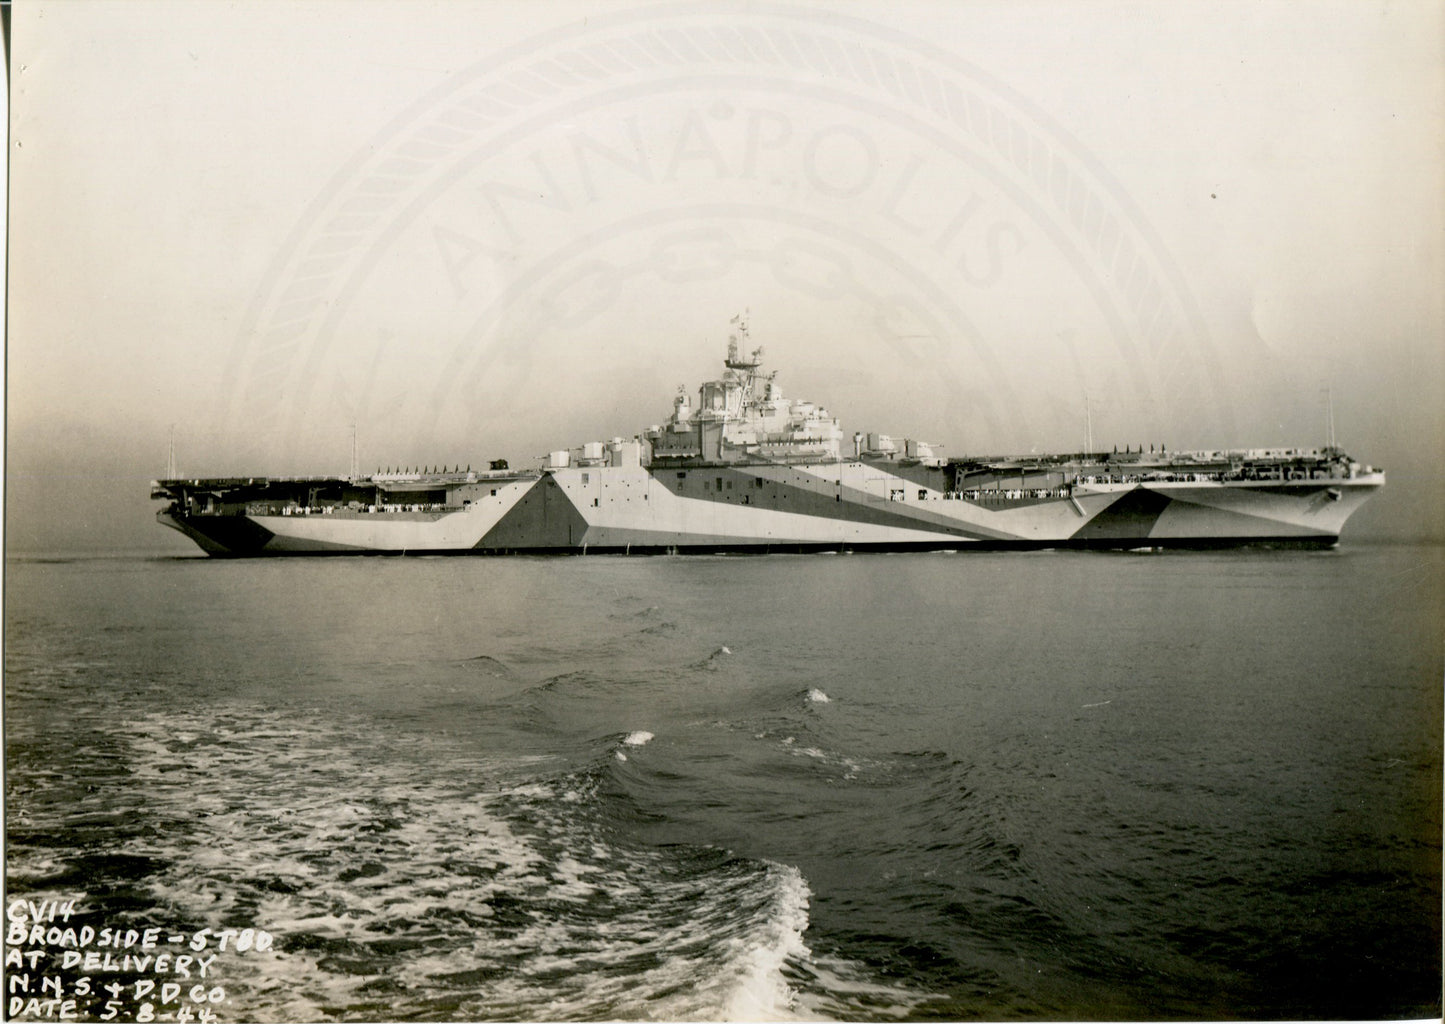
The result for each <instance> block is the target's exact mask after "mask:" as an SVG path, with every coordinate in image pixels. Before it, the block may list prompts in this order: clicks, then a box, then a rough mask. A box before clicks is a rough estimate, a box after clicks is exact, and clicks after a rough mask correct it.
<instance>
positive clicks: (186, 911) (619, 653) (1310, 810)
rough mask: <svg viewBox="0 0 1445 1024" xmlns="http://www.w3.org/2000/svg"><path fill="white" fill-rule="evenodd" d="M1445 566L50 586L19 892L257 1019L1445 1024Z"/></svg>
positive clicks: (21, 700)
mask: <svg viewBox="0 0 1445 1024" xmlns="http://www.w3.org/2000/svg"><path fill="white" fill-rule="evenodd" d="M1442 568H1445V562H1442V557H1441V551H1440V550H1439V549H1433V548H1413V547H1371V546H1357V547H1350V546H1348V545H1346V546H1345V547H1344V548H1342V549H1340V550H1338V551H1334V552H1316V553H1303V552H1270V551H1240V552H1229V553H1208V554H1201V553H1187V554H1186V553H1181V554H1154V555H1142V554H1134V555H1127V554H1075V553H1053V552H1043V553H1037V554H958V555H918V556H912V555H852V556H796V557H795V556H768V557H732V558H724V557H697V558H688V557H684V558H665V557H656V558H622V557H587V558H578V557H566V558H491V559H486V558H483V559H428V558H423V559H380V558H376V559H372V558H362V559H295V560H283V561H234V562H233V561H210V560H206V559H200V558H196V559H188V558H179V559H170V558H146V557H133V558H121V557H115V558H89V559H87V558H73V559H66V558H51V559H34V558H32V559H11V560H10V561H9V563H8V565H7V574H6V605H5V608H6V645H5V661H6V675H5V740H6V805H5V806H6V838H7V845H6V858H7V864H6V871H7V883H8V885H7V889H8V895H9V897H11V898H15V897H29V898H32V899H36V900H39V899H42V898H49V897H63V898H78V899H79V900H80V904H79V906H81V907H82V908H83V911H84V914H85V915H87V916H86V920H89V921H91V922H93V923H95V924H96V925H97V926H98V925H99V924H101V923H111V924H114V923H124V922H132V921H133V922H138V923H147V922H149V923H155V924H161V925H164V926H166V927H170V928H176V929H188V930H191V931H194V930H196V929H200V928H205V927H209V928H212V929H222V928H228V927H235V928H240V927H248V926H251V927H258V928H263V929H266V930H267V931H269V932H271V933H272V934H274V935H275V936H276V945H275V947H274V948H273V949H271V950H270V951H267V952H266V953H264V954H255V955H252V956H248V957H233V958H230V959H226V960H225V961H224V962H223V963H218V965H217V970H218V971H220V972H221V978H222V980H223V981H224V985H225V987H226V990H227V999H226V1003H225V1006H224V1007H223V1008H222V1010H221V1011H220V1012H219V1016H220V1019H222V1020H259V1021H293V1020H296V1021H300V1020H323V1019H361V1020H377V1019H433V1020H478V1019H500V1020H510V1019H522V1020H526V1019H541V1020H571V1019H717V1018H751V1019H756V1018H768V1019H780V1018H808V1019H817V1018H829V1017H832V1018H845V1019H895V1018H905V1019H980V1018H982V1019H994V1020H998V1019H1017V1018H1053V1019H1058V1018H1071V1019H1089V1018H1109V1019H1141V1018H1177V1019H1178V1018H1187V1019H1200V1018H1205V1019H1207V1018H1221V1017H1228V1018H1251V1017H1276V1018H1281V1017H1282V1018H1319V1017H1331V1018H1341V1017H1346V1018H1347V1017H1369V1018H1379V1017H1392V1016H1410V1017H1420V1016H1438V1015H1439V1014H1440V1012H1441V1010H1440V1002H1439V1000H1440V857H1441V849H1440V796H1441V794H1440V778H1441V651H1442V637H1441V629H1442V626H1441V618H1442V614H1441V613H1442V589H1441V581H1442Z"/></svg>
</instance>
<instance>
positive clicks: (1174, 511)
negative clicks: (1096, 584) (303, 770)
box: [151, 324, 1385, 557]
mask: <svg viewBox="0 0 1445 1024" xmlns="http://www.w3.org/2000/svg"><path fill="white" fill-rule="evenodd" d="M740 341H741V342H744V343H745V342H746V341H747V330H746V324H743V325H741V326H740V329H739V333H738V335H735V336H734V337H733V339H732V341H731V342H730V344H729V348H728V355H727V359H726V361H725V364H724V372H723V373H722V375H721V376H720V377H719V378H717V379H716V380H711V381H708V382H706V383H704V384H703V385H702V387H701V388H700V389H699V391H698V393H697V398H698V401H697V402H696V404H694V403H693V401H692V399H691V397H690V396H689V395H688V394H686V393H685V392H683V391H682V389H679V393H678V394H677V395H676V397H675V398H674V400H673V406H672V412H671V415H670V416H669V417H668V419H667V421H666V422H665V423H663V424H660V425H656V426H652V427H649V428H648V429H647V430H645V431H642V432H641V433H638V434H636V435H634V436H633V437H632V438H631V439H624V438H622V437H614V438H612V439H611V440H609V441H593V442H589V443H587V444H583V445H581V446H580V447H577V448H571V449H560V450H557V451H554V452H552V453H550V454H549V455H548V456H547V457H546V459H545V460H544V462H545V464H544V465H542V466H541V467H539V468H526V469H521V468H519V469H512V468H511V467H509V466H508V464H507V463H506V462H505V461H503V460H496V461H493V462H491V463H490V468H488V469H485V470H473V469H471V468H470V467H467V468H465V469H463V468H460V467H454V468H451V469H447V468H446V467H427V468H426V469H424V470H410V469H408V470H403V471H387V472H378V473H375V474H372V475H370V476H362V475H359V474H356V473H352V474H349V475H346V476H316V477H261V476H256V477H224V478H209V479H205V478H196V479H185V478H167V479H164V480H157V481H154V482H153V483H152V485H151V497H152V498H156V499H160V500H163V501H165V502H166V503H167V504H166V506H165V508H163V509H162V510H161V511H160V512H159V513H157V519H158V520H159V521H160V522H161V523H163V524H165V525H167V526H170V527H173V528H175V529H177V530H179V531H181V532H182V533H184V534H185V535H186V536H187V537H189V538H191V539H192V540H193V541H195V542H196V544H197V545H199V546H200V547H201V549H202V550H204V551H205V552H207V553H208V554H211V555H215V556H232V557H235V556H252V555H287V554H367V553H371V554H516V553H579V554H581V553H604V552H616V553H637V554H640V553H688V552H722V551H745V552H758V553H763V552H783V551H850V550H937V549H960V550H963V549H984V548H1025V549H1038V548H1122V549H1132V548H1163V547H1225V546H1236V545H1244V544H1279V545H1293V546H1307V547H1328V546H1331V545H1334V544H1335V543H1337V542H1338V540H1339V535H1340V531H1341V529H1342V528H1343V527H1344V524H1345V521H1346V520H1347V519H1348V518H1349V517H1350V515H1351V514H1352V513H1353V512H1354V511H1355V510H1356V509H1357V508H1359V506H1360V505H1361V503H1363V502H1364V501H1365V499H1367V498H1368V497H1370V495H1372V494H1373V493H1374V492H1375V491H1377V490H1378V489H1379V488H1381V487H1382V486H1383V485H1384V482H1385V475H1384V472H1383V471H1381V470H1377V469H1374V468H1372V467H1370V466H1367V465H1362V464H1361V463H1359V462H1357V461H1355V460H1354V459H1352V458H1350V457H1349V456H1348V455H1346V454H1345V453H1344V452H1343V451H1342V450H1340V449H1339V448H1337V447H1334V446H1325V447H1319V448H1262V449H1248V450H1228V451H1218V450H1217V451H1171V452H1165V451H1163V450H1162V449H1161V450H1160V451H1158V452H1154V451H1152V450H1151V451H1149V452H1145V451H1143V450H1142V446H1141V449H1140V450H1139V451H1133V450H1130V449H1127V448H1126V450H1125V451H1124V452H1123V453H1119V452H1117V451H1114V452H1110V453H1099V452H1081V453H1075V454H1061V455H1028V456H1017V457H1002V456H1000V457H994V456H981V457H959V458H944V457H942V456H941V455H939V454H938V453H937V452H936V450H935V449H936V447H937V446H935V445H930V444H926V443H923V442H920V441H915V440H908V439H897V440H895V439H894V438H891V437H889V436H887V435H884V434H878V433H861V432H860V433H854V434H852V435H851V436H846V435H845V434H844V432H843V430H842V428H841V427H840V425H839V422H838V420H837V419H836V418H834V417H833V416H832V415H831V414H830V413H829V412H828V411H827V410H826V409H824V408H822V407H821V406H818V405H815V404H814V403H812V402H808V401H803V400H800V399H795V398H789V397H786V396H785V395H784V394H783V391H782V387H781V385H780V384H779V382H778V380H777V374H776V372H764V371H763V369H762V350H761V349H760V348H759V349H753V350H751V351H745V350H743V349H741V348H740V344H739V342H740Z"/></svg>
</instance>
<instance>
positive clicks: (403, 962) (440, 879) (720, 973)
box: [121, 708, 809, 1020]
mask: <svg viewBox="0 0 1445 1024" xmlns="http://www.w3.org/2000/svg"><path fill="white" fill-rule="evenodd" d="M178 727H182V728H183V729H184V731H185V732H186V733H187V734H188V738H187V739H186V740H178V739H177V738H176V735H175V731H176V729H177V728H178ZM128 729H129V730H130V734H131V738H132V740H133V742H132V743H131V752H132V758H131V762H132V765H133V767H134V768H135V770H136V776H137V778H140V779H144V780H145V781H144V786H145V787H146V789H145V792H146V799H147V801H148V804H149V805H150V806H149V813H150V814H151V815H152V817H153V818H154V819H156V820H157V821H160V822H170V821H173V822H175V823H176V824H175V825H174V826H171V827H166V828H164V829H162V830H161V831H160V832H159V833H158V834H157V836H156V837H154V838H149V837H148V838H147V839H145V840H143V841H142V840H137V843H138V844H141V845H138V846H137V847H136V848H135V849H134V850H125V851H121V852H138V853H139V852H144V853H145V854H146V855H148V856H153V857H155V858H157V860H158V861H160V862H161V863H163V864H165V865H166V867H165V868H164V869H163V870H162V871H160V872H159V873H158V874H157V875H155V876H153V877H152V878H150V879H148V880H147V885H148V886H149V888H150V890H151V893H152V896H153V901H154V905H155V908H156V910H155V913H156V915H159V916H161V917H166V918H173V919H174V920H175V921H176V922H177V923H182V922H183V923H184V924H186V925H187V926H191V927H205V926H210V927H218V926H220V924H221V922H223V921H225V922H231V923H234V922H236V921H238V920H244V921H246V922H248V923H249V924H251V925H253V926H254V927H257V928H262V929H265V930H267V931H269V932H271V933H272V934H273V935H274V936H276V940H277V946H276V948H275V949H274V950H272V951H269V952H268V953H266V954H265V955H257V956H254V957H249V958H234V959H232V960H228V961H227V963H226V970H225V977H224V978H223V979H220V980H221V981H222V983H224V984H225V985H226V986H227V990H228V993H230V999H231V1001H232V1005H233V1006H234V1007H235V1008H237V1009H238V1010H242V1011H243V1015H244V1016H245V1017H246V1018H248V1019H276V1020H314V1019H321V1018H323V1017H331V1016H336V1014H337V1013H338V1012H340V1013H341V1014H342V1015H343V1016H347V1017H364V1018H371V1017H375V1016H377V1015H378V1014H382V1015H385V1014H386V1013H387V1012H390V1010H389V1008H392V1007H394V1006H398V1005H402V1004H403V1003H404V1005H405V1006H407V1007H410V1008H411V1009H412V1010H415V1011H416V1012H417V1013H419V1014H421V1015H424V1016H426V1015H431V1016H435V1015H436V1014H437V1013H441V1014H442V1015H443V1016H446V1017H451V1018H460V1019H480V1018H482V1017H485V1018H488V1019H497V1018H499V1017H500V1018H503V1019H518V1020H525V1019H543V1020H568V1019H644V1018H648V1019H657V1018H662V1019H686V1020H704V1019H719V1020H721V1019H730V1020H744V1019H784V1018H786V1017H788V1016H790V1014H791V1013H792V1012H793V1011H792V1008H793V1007H794V1006H795V1004H796V994H795V993H794V992H793V991H792V990H791V988H790V987H789V985H788V983H787V979H786V977H785V974H784V970H785V967H787V968H789V969H790V970H797V969H799V966H800V965H801V964H803V963H805V962H806V960H807V958H808V956H809V954H808V949H807V946H806V945H805V944H804V942H803V932H804V930H805V929H806V928H807V926H808V900H809V893H808V887H807V883H806V882H805V881H804V880H803V878H802V876H801V874H799V873H798V871H797V870H796V869H795V868H790V867H783V866H779V865H772V864H765V863H762V862H757V861H748V860H745V859H740V858H735V857H728V856H726V855H724V854H722V853H721V852H718V851H713V852H704V851H690V850H687V849H673V848H669V849H657V848H652V847H645V846H644V847H637V848H623V847H619V846H616V845H614V844H613V842H612V838H611V837H612V832H611V831H610V830H609V829H607V827H606V826H605V824H603V822H605V818H599V817H598V816H597V814H596V813H594V811H600V810H603V809H604V808H605V805H604V804H601V803H599V802H598V801H599V797H598V794H597V781H596V779H595V777H594V776H593V775H592V774H590V773H588V772H586V771H583V772H578V773H575V774H564V775H554V776H553V777H550V778H549V777H548V775H547V772H549V771H551V772H555V771H556V767H555V765H556V764H557V762H555V761H552V762H538V764H537V765H528V774H529V775H530V778H528V777H526V776H521V777H519V771H518V764H519V762H518V761H511V760H509V761H507V762H488V761H485V760H479V759H477V758H476V755H475V753H474V752H465V751H456V752H453V751H452V749H451V748H450V746H447V745H446V744H445V743H444V742H443V741H442V740H436V741H435V742H434V741H433V740H431V739H429V738H426V737H420V736H416V735H404V736H395V735H390V734H385V733H382V732H379V731H378V729H377V727H376V726H375V724H374V723H371V722H369V721H365V720H358V721H348V720H346V719H344V718H342V717H338V716H329V717H328V718H327V720H326V721H324V722H323V721H312V720H308V719H306V718H301V717H297V716H295V715H294V714H291V713H289V712H286V711H282V710H277V709H271V708H230V709H227V710H225V711H217V710H214V709H211V710H197V711H196V712H194V713H189V714H188V713H184V712H182V713H170V714H167V715H164V716H163V715H159V714H157V715H155V716H154V717H152V718H147V719H143V720H141V721H138V722H133V723H128ZM192 737H193V738H192ZM651 738H652V736H651V734H650V733H647V732H645V731H642V730H638V731H635V732H633V733H630V734H628V736H627V737H626V738H625V739H624V741H623V742H622V743H621V744H619V748H621V747H627V746H631V747H640V746H642V745H644V744H645V743H647V742H648V741H649V740H650V739H651ZM614 754H615V755H616V756H618V757H625V755H624V754H623V752H622V749H617V750H614ZM142 845H143V847H144V848H143V849H142ZM398 999H400V1000H402V1003H397V1000H398ZM436 1007H441V1008H442V1009H439V1010H437V1009H435V1008H436ZM429 1008H431V1009H429Z"/></svg>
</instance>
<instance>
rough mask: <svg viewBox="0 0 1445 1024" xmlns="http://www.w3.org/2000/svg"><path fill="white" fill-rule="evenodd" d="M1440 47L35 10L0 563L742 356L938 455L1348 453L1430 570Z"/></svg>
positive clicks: (902, 17)
mask: <svg viewBox="0 0 1445 1024" xmlns="http://www.w3.org/2000/svg"><path fill="white" fill-rule="evenodd" d="M1442 39H1445V21H1442V15H1441V5H1439V4H1438V3H1410V2H1406V3H1395V2H1391V3H1369V2H1361V0H1348V2H1341V3H1303V2H1298V0H1290V2H1269V3H1245V2H1240V3H1229V2H1220V0H1208V2H1199V3H1192V2H1181V3H1169V4H1137V3H1107V2H1091V3H1083V4H1081V3H1076V2H1073V0H1069V2H1064V0H1057V2H1028V0H1025V2H1022V3H1018V2H1008V3H1004V2H994V0H979V2H973V3H951V2H949V3H945V2H941V0H940V2H918V3H899V2H892V0H890V2H888V3H883V2H871V0H858V2H853V3H826V4H823V3H817V4H810V3H789V4H786V5H777V6H774V5H770V4H767V3H700V4H670V5H664V6H653V5H650V4H632V3H596V2H594V3H587V4H571V3H560V2H559V3H525V4H524V3H519V2H517V3H514V2H487V3H480V2H478V3H466V2H450V3H434V4H427V3H383V2H379V0H371V2H360V3H341V2H335V3H326V2H300V3H282V2H275V3H268V4H264V5H253V4H233V3H219V2H207V0H199V2H197V0H185V2H175V3H147V2H138V0H126V2H116V3H105V2H96V0H65V2H57V3H45V2H36V0H32V2H29V3H26V4H23V5H18V6H17V7H16V8H15V10H14V22H13V34H12V46H13V52H12V59H11V82H10V89H11V92H10V103H11V107H10V114H11V118H10V154H9V155H10V220H9V233H10V235H9V260H10V266H9V320H8V327H9V337H8V360H9V361H8V389H7V478H8V479H7V516H6V539H7V543H8V544H9V545H10V546H11V548H12V549H18V548H44V549H66V548H92V547H104V546H115V547H128V548H129V547H141V546H149V547H157V548H167V547H169V548H174V549H175V550H185V549H186V548H187V542H186V541H184V540H183V539H182V538H180V537H179V535H176V534H172V533H170V532H169V531H165V530H163V529H162V528H161V527H159V526H157V525H156V524H155V523H154V521H153V519H152V518H151V516H152V512H153V506H150V505H149V504H148V501H147V497H146V495H147V483H148V481H149V480H150V479H151V478H153V477H155V476H159V475H161V474H162V473H163V472H164V470H165V465H166V454H167V437H168V434H169V432H170V430H171V429H172V426H174V434H175V441H176V449H177V464H178V468H179V469H180V471H181V472H183V473H186V474H191V475H222V474H233V473H246V474H270V475H280V474H284V473H295V472H344V471H345V470H346V469H347V468H348V465H349V461H350V451H351V428H352V424H353V423H355V424H356V428H357V433H358V437H359V446H360V451H361V461H362V465H363V468H365V469H374V468H376V467H378V466H381V467H386V466H393V465H399V464H410V465H418V464H420V465H435V464H440V463H447V464H452V463H459V464H463V465H465V464H467V463H470V464H472V465H481V464H482V463H483V462H485V461H486V460H487V459H490V458H496V457H506V458H508V459H510V460H511V461H512V464H513V465H514V466H516V465H529V464H532V463H531V462H530V460H532V459H533V458H535V457H536V456H540V455H541V454H543V453H545V452H546V451H548V450H550V449H553V448H560V447H568V446H573V445H577V444H581V443H582V442H584V441H588V440H593V439H601V438H605V437H611V436H614V435H626V436H631V435H632V434H634V433H636V432H638V431H639V430H641V429H643V428H645V427H646V426H648V425H649V424H652V423H656V422H658V421H659V420H661V419H663V418H664V417H665V416H666V414H667V411H668V409H669V408H670V404H671V396H672V394H673V392H674V391H675V389H676V387H677V386H678V385H679V384H686V385H687V387H688V388H689V390H692V389H695V388H696V386H697V384H698V383H699V381H700V380H701V379H703V378H704V376H706V375H710V374H712V373H713V372H714V371H715V370H716V369H718V368H719V366H718V361H719V359H720V358H721V355H722V353H723V350H724V347H725V345H726V340H727V332H728V321H729V319H730V318H731V317H732V316H733V315H734V314H736V313H738V312H739V311H741V310H743V309H748V310H749V311H750V315H751V322H752V329H753V339H754V342H755V343H756V344H761V345H762V346H764V348H765V350H766V358H767V360H768V362H769V364H770V365H771V366H772V367H774V368H777V369H778V370H780V375H779V381H780V382H781V384H782V385H783V388H784V390H785V392H786V393H789V394H794V395H798V396H801V397H808V398H812V399H814V400H815V401H818V402H821V403H822V404H824V405H826V406H827V407H828V408H829V409H830V410H831V411H832V412H833V413H834V414H836V415H838V416H839V417H840V418H841V420H842V423H843V426H844V429H845V430H847V431H849V432H851V431H852V430H854V429H861V430H881V431H883V432H887V433H892V434H894V435H895V436H909V437H918V438H922V439H924V440H928V441H934V442H938V443H941V444H942V445H943V446H944V447H943V451H944V453H945V454H951V455H962V454H969V453H1004V452H1025V451H1030V450H1058V449H1069V450H1077V449H1078V448H1081V447H1082V446H1083V444H1084V439H1085V436H1086V429H1087V428H1086V425H1085V424H1086V419H1085V400H1086V396H1087V400H1088V403H1089V407H1090V409H1091V410H1092V420H1093V434H1094V439H1095V443H1096V445H1097V446H1099V447H1110V446H1112V445H1114V444H1119V445H1120V446H1121V447H1122V446H1123V445H1124V444H1126V443H1127V444H1139V443H1146V444H1147V443H1165V444H1168V445H1169V446H1170V447H1171V448H1194V447H1211V448H1212V447H1220V446H1246V445H1272V444H1279V443H1288V444H1319V443H1323V442H1324V440H1325V439H1326V431H1327V427H1326V413H1325V395H1324V389H1325V388H1326V387H1329V388H1330V389H1331V391H1332V394H1333V401H1334V409H1335V423H1336V429H1337V432H1338V436H1339V440H1340V442H1341V443H1342V444H1343V445H1345V446H1346V447H1347V448H1348V449H1350V450H1351V451H1352V452H1353V453H1354V454H1356V456H1357V457H1360V458H1362V459H1363V460H1364V461H1368V462H1373V463H1375V464H1377V465H1383V466H1384V467H1385V468H1386V469H1387V471H1389V473H1390V474H1391V476H1390V482H1389V486H1388V488H1387V489H1386V491H1385V492H1384V494H1383V495H1382V496H1381V497H1379V498H1377V499H1376V500H1375V501H1374V502H1373V503H1372V504H1370V505H1368V506H1366V508H1365V509H1364V510H1363V511H1362V512H1361V513H1360V514H1359V515H1358V516H1357V517H1356V518H1355V519H1354V520H1352V522H1351V524H1350V527H1349V528H1348V530H1347V537H1348V536H1349V535H1350V534H1351V533H1355V532H1358V533H1359V534H1360V535H1362V536H1369V535H1375V536H1380V535H1387V534H1393V535H1406V534H1410V533H1414V532H1419V531H1422V530H1426V529H1430V530H1433V531H1434V533H1435V535H1436V536H1438V535H1439V534H1440V532H1441V528H1442V516H1441V511H1440V510H1441V508H1442V507H1445V506H1442V501H1445V487H1442V480H1445V467H1442V465H1441V462H1442V460H1441V455H1442V452H1445V418H1442V417H1445V411H1442V410H1445V401H1442V400H1445V315H1442V294H1445V291H1442V289H1445V285H1442V279H1445V265H1442V248H1445V220H1442V185H1441V183H1442V181H1445V159H1442V155H1445V154H1442V149H1445V123H1442V67H1445V59H1442V58H1445V54H1442Z"/></svg>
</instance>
